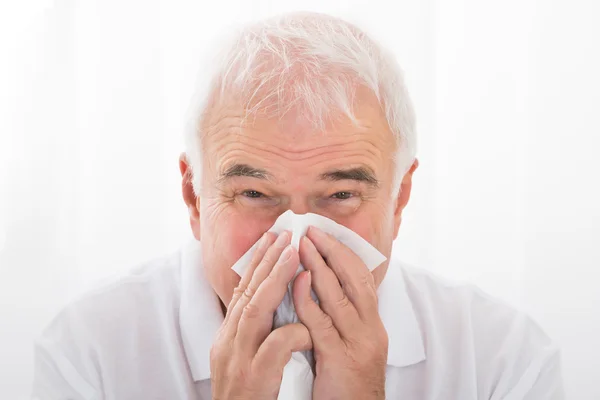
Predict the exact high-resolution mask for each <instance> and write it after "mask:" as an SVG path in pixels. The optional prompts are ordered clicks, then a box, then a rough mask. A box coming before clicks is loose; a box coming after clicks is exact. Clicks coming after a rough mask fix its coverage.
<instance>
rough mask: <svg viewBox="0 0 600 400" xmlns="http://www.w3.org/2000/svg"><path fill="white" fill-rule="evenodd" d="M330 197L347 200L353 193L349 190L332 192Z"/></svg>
mask: <svg viewBox="0 0 600 400" xmlns="http://www.w3.org/2000/svg"><path fill="white" fill-rule="evenodd" d="M331 197H333V198H334V199H336V200H347V199H350V198H352V197H353V194H352V193H350V192H337V193H335V194H333V195H332V196H331Z"/></svg>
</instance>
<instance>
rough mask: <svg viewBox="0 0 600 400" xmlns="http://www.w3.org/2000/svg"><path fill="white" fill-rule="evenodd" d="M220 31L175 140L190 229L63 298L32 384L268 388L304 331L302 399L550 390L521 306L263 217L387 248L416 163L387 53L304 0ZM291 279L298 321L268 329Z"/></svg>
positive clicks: (198, 390)
mask: <svg viewBox="0 0 600 400" xmlns="http://www.w3.org/2000/svg"><path fill="white" fill-rule="evenodd" d="M225 50H226V51H224V52H223V54H222V55H223V56H222V57H221V58H219V60H218V62H215V63H214V65H213V66H214V69H215V71H214V74H213V75H212V77H210V79H209V78H208V77H207V78H205V79H204V83H205V84H206V85H205V86H206V87H205V88H204V89H203V90H201V91H200V92H199V93H200V96H199V97H198V98H197V100H198V102H197V103H195V104H194V107H193V110H194V111H195V112H194V113H193V115H192V118H191V121H192V124H191V129H189V132H188V148H187V152H186V153H185V154H184V155H182V156H181V158H180V160H179V165H180V169H181V173H182V178H183V179H182V192H183V199H184V201H185V203H186V205H187V207H188V209H189V219H190V225H191V229H192V232H193V235H194V238H195V240H194V241H193V243H191V244H190V245H188V246H186V247H185V248H184V249H183V250H182V251H181V252H179V253H177V254H175V255H173V256H170V257H167V258H164V259H160V260H156V261H154V262H151V263H149V264H147V265H144V266H142V267H140V268H138V269H136V270H134V271H133V272H131V273H130V274H128V275H127V276H125V277H123V278H121V279H119V280H117V281H115V282H114V283H112V284H110V285H107V286H104V287H102V288H99V289H97V290H95V291H93V292H91V293H89V294H87V295H86V296H84V297H83V298H81V299H79V300H78V301H76V302H74V303H72V304H71V305H69V306H68V307H66V309H65V310H64V311H62V312H61V313H60V314H59V316H58V317H57V318H56V319H55V320H54V321H53V322H52V323H51V325H50V326H49V327H48V328H47V330H46V331H45V332H44V334H43V335H42V337H41V338H40V340H39V341H38V342H37V344H36V371H35V383H34V397H35V398H39V399H48V400H50V399H56V400H59V399H60V400H66V399H107V400H108V399H111V400H112V399H169V400H174V399H211V398H212V399H274V398H277V396H278V394H279V393H280V386H281V381H282V374H283V371H284V367H285V365H286V363H288V361H289V360H290V358H291V355H292V353H293V352H297V351H303V350H311V351H313V352H314V356H315V357H314V359H315V363H316V365H315V368H314V384H313V386H312V388H311V391H312V395H313V398H315V399H361V400H367V399H384V398H388V399H410V400H415V399H443V400H450V399H457V400H468V399H515V400H516V399H532V400H533V399H560V398H562V394H561V393H562V392H561V378H560V365H559V364H560V363H559V354H558V351H557V349H556V347H555V346H554V345H553V344H552V342H551V341H550V340H548V338H547V337H546V336H545V335H544V333H543V332H542V331H541V330H540V329H539V328H538V327H537V326H536V325H535V323H533V322H532V321H531V320H530V319H529V318H527V317H526V316H524V315H522V314H521V313H519V312H517V311H515V310H513V309H511V308H510V307H508V306H506V305H503V304H502V303H501V302H498V301H496V300H494V299H492V298H490V297H488V296H486V295H485V294H483V293H481V292H480V291H478V290H476V289H475V288H472V287H470V286H465V285H462V286H461V285H453V284H449V283H445V282H442V281H441V280H439V279H437V278H435V277H433V276H431V275H430V274H427V273H425V272H422V271H419V270H415V269H412V268H409V267H407V266H403V265H401V264H400V263H399V262H398V261H394V259H393V258H392V261H386V262H384V263H383V264H381V265H379V266H378V267H377V268H375V269H374V270H373V271H372V272H369V270H368V269H367V268H366V266H365V264H364V263H363V261H361V259H360V258H359V257H358V256H357V255H356V254H355V252H354V251H353V249H351V248H348V247H346V246H345V245H343V244H342V243H340V242H339V241H337V240H336V239H334V237H333V236H331V235H329V234H327V233H325V232H323V231H322V230H320V229H318V228H315V227H311V228H309V230H308V232H307V234H306V236H304V237H303V238H302V240H301V241H300V243H299V246H297V248H296V247H295V246H291V245H290V233H289V232H283V233H281V234H279V235H275V234H273V233H270V232H267V231H268V230H269V228H270V227H271V226H272V225H273V223H274V221H275V220H276V219H277V218H278V217H279V216H280V215H281V214H282V213H284V212H285V211H287V210H292V211H293V212H294V213H295V214H305V213H309V212H310V213H316V214H320V215H322V216H324V217H327V218H329V219H331V220H334V221H336V222H337V223H339V224H341V225H343V226H345V227H347V228H349V229H351V230H352V231H354V232H356V233H357V234H359V235H360V236H361V237H362V238H364V239H365V240H367V241H368V242H369V243H370V244H372V245H373V246H374V247H375V248H376V249H377V250H379V252H381V253H382V254H384V255H385V256H386V257H387V258H388V259H389V258H390V256H391V251H392V242H393V240H394V238H395V237H396V235H397V233H398V229H399V228H400V225H401V221H402V212H403V210H404V208H405V207H406V205H407V203H408V200H409V197H410V193H411V185H412V177H413V173H414V172H415V170H416V169H417V166H418V162H417V160H416V159H415V126H414V125H415V123H414V115H413V110H412V105H411V102H410V99H409V96H408V93H407V91H406V88H405V87H404V83H403V79H402V76H401V72H400V70H399V67H398V65H397V63H396V61H395V59H394V57H393V56H392V55H391V54H389V53H387V52H386V51H385V50H384V49H382V48H381V47H380V46H379V45H378V44H376V43H375V42H374V41H373V40H372V39H370V38H369V37H368V36H367V35H366V34H365V33H364V32H362V31H361V30H359V29H358V28H356V27H355V26H353V25H350V24H348V23H347V22H345V21H342V20H339V19H336V18H333V17H329V16H326V15H320V14H310V13H305V14H289V15H284V16H281V17H278V18H275V19H269V20H266V21H262V22H260V23H256V24H253V25H250V26H247V27H245V28H244V29H242V30H241V32H240V33H239V34H238V35H236V36H235V37H234V40H232V41H231V43H230V44H229V45H228V46H227V47H225ZM257 241H258V243H259V244H258V247H257V250H256V252H255V253H254V257H253V261H252V262H251V263H250V267H249V268H248V269H247V271H246V273H245V274H244V275H243V277H242V278H241V279H240V277H239V276H238V275H237V274H236V273H235V272H234V271H233V270H232V269H231V267H232V265H233V264H234V263H235V262H236V261H237V260H238V259H239V258H240V257H241V256H242V255H243V254H244V253H245V252H246V251H247V250H248V249H249V248H250V247H251V246H252V245H253V244H255V242H257ZM299 264H301V265H303V266H304V268H305V269H306V271H304V272H302V273H300V274H299V275H298V276H297V277H296V279H295V280H294V279H293V278H294V276H295V273H296V269H297V268H298V265H299ZM290 282H293V302H294V305H295V308H296V311H297V315H298V318H299V322H298V323H293V324H288V325H285V326H282V327H279V328H275V329H274V327H273V316H274V313H275V310H276V309H277V307H278V305H279V304H280V303H281V302H282V299H283V298H284V296H285V294H286V290H287V288H288V284H289V283H290ZM311 288H312V289H313V290H314V292H315V293H316V295H317V296H318V298H319V303H318V304H317V303H316V302H315V301H314V300H313V298H312V297H311V296H310V290H311Z"/></svg>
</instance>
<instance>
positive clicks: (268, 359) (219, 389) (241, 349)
mask: <svg viewBox="0 0 600 400" xmlns="http://www.w3.org/2000/svg"><path fill="white" fill-rule="evenodd" d="M289 243H290V234H289V233H288V232H284V233H282V234H280V235H279V237H278V238H277V240H275V238H274V235H273V234H271V233H266V234H265V236H263V238H262V239H261V244H260V245H259V246H258V248H257V250H256V253H255V254H254V257H253V261H252V263H251V265H250V267H249V268H248V270H247V271H246V273H245V274H244V276H243V277H242V280H241V281H240V284H239V286H238V287H237V288H236V289H235V291H234V293H233V298H232V299H231V302H230V303H229V306H228V307H227V315H226V316H225V320H224V321H223V324H222V326H221V328H220V329H219V332H218V333H217V339H216V340H215V343H214V344H213V347H212V349H211V354H210V367H211V385H212V395H213V399H216V400H221V399H227V400H229V399H276V398H277V394H278V393H279V386H280V385H281V377H282V375H283V368H284V366H285V365H286V364H287V362H288V361H289V360H290V358H291V356H292V352H295V351H301V350H309V349H310V348H312V343H311V339H310V334H309V332H308V330H307V329H306V327H305V326H304V325H302V324H291V325H286V326H283V327H281V328H278V329H275V330H273V331H272V332H271V329H272V328H273V314H274V313H275V310H276V309H277V306H278V305H279V304H280V303H281V301H282V300H283V297H284V295H285V293H286V291H287V287H288V284H289V282H290V281H291V280H292V278H293V276H294V274H295V272H296V270H297V268H298V264H299V259H298V252H297V251H296V250H295V249H294V248H292V247H291V246H290V245H289Z"/></svg>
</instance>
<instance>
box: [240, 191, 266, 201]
mask: <svg viewBox="0 0 600 400" xmlns="http://www.w3.org/2000/svg"><path fill="white" fill-rule="evenodd" d="M242 194H243V195H244V196H246V197H249V198H251V199H259V198H261V197H264V195H263V194H262V193H261V192H257V191H256V190H245V191H243V192H242Z"/></svg>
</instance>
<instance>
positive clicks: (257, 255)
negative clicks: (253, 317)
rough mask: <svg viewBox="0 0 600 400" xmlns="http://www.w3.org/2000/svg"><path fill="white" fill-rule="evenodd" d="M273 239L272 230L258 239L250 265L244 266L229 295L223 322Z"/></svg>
mask: <svg viewBox="0 0 600 400" xmlns="http://www.w3.org/2000/svg"><path fill="white" fill-rule="evenodd" d="M275 239H276V236H275V234H274V233H272V232H265V233H264V234H263V235H262V237H261V238H260V239H259V241H258V246H257V248H256V251H255V252H254V255H253V256H252V261H251V262H250V265H248V268H246V271H245V272H244V275H243V276H242V279H241V280H240V283H239V284H238V286H237V287H236V288H235V289H234V290H233V296H232V297H231V301H230V302H229V305H228V306H227V315H225V321H224V322H223V323H224V324H227V322H228V321H229V318H230V316H231V311H232V310H233V308H234V306H235V304H236V303H237V302H238V301H239V299H240V298H241V297H242V295H243V293H244V291H245V290H246V288H247V287H248V284H249V283H250V280H251V279H252V276H253V275H254V270H255V269H256V267H257V266H258V265H259V264H260V262H261V261H262V259H263V258H264V256H265V254H266V252H267V250H268V249H269V247H271V246H272V245H273V243H274V242H275Z"/></svg>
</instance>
